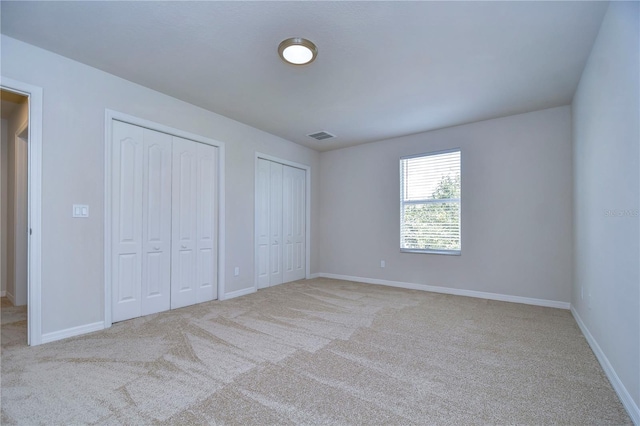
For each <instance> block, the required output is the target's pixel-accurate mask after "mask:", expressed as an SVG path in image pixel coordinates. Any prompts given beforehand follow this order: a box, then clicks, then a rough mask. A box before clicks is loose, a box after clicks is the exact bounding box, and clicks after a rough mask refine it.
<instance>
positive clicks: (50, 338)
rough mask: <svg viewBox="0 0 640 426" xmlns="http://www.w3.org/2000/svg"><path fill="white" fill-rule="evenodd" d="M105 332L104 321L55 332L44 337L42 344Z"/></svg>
mask: <svg viewBox="0 0 640 426" xmlns="http://www.w3.org/2000/svg"><path fill="white" fill-rule="evenodd" d="M99 330H104V321H100V322H94V323H92V324H85V325H79V326H77V327H71V328H67V329H65V330H60V331H54V332H51V333H47V334H43V335H42V343H49V342H55V341H56V340H62V339H67V338H69V337H75V336H79V335H81V334H87V333H93V332H94V331H99Z"/></svg>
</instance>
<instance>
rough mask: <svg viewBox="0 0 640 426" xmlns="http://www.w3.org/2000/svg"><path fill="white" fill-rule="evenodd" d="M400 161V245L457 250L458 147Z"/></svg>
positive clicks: (459, 185) (458, 242)
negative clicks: (452, 150) (445, 151)
mask: <svg viewBox="0 0 640 426" xmlns="http://www.w3.org/2000/svg"><path fill="white" fill-rule="evenodd" d="M400 161H401V172H402V174H401V181H402V182H401V184H402V188H401V191H402V199H401V248H402V249H404V250H421V251H445V252H446V251H451V252H459V251H460V249H461V244H460V197H461V182H460V151H454V152H447V153H441V154H432V155H425V156H421V157H412V158H409V159H402V160H400ZM429 188H430V189H431V194H430V196H429V195H428V191H429ZM409 194H417V195H415V196H413V197H411V196H410V195H409Z"/></svg>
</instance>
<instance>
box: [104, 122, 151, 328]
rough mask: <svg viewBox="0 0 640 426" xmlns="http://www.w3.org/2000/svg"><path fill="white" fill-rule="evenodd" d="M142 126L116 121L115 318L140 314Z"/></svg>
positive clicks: (127, 317)
mask: <svg viewBox="0 0 640 426" xmlns="http://www.w3.org/2000/svg"><path fill="white" fill-rule="evenodd" d="M142 157H143V130H142V128H140V127H137V126H132V125H130V124H125V123H122V122H119V121H114V122H113V156H112V177H111V178H112V182H111V184H112V188H113V190H112V200H111V203H112V209H113V210H112V212H113V213H112V224H111V225H112V231H111V232H112V233H111V241H112V245H111V247H112V253H111V256H112V257H111V265H112V267H111V276H112V292H111V294H112V300H111V302H112V305H111V306H112V318H113V322H117V321H123V320H126V319H129V318H135V317H139V316H140V313H141V300H140V295H141V281H142V176H143V172H142V167H143V160H142Z"/></svg>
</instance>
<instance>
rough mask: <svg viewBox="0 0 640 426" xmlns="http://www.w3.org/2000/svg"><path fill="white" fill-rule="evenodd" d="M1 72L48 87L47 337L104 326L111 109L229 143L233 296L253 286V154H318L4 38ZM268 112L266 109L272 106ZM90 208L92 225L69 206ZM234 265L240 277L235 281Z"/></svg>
mask: <svg viewBox="0 0 640 426" xmlns="http://www.w3.org/2000/svg"><path fill="white" fill-rule="evenodd" d="M1 42H2V75H3V76H5V77H8V78H13V79H15V80H19V81H22V82H25V83H28V84H32V85H35V86H39V87H42V88H43V98H44V105H43V109H44V117H43V120H44V121H43V142H42V144H43V154H42V155H43V160H42V162H43V179H42V194H43V196H42V198H43V199H42V218H43V219H42V331H43V333H45V334H46V333H51V332H55V331H59V330H65V329H67V328H70V327H75V326H81V325H86V324H91V323H95V322H100V321H102V320H103V318H104V312H103V311H104V302H103V291H104V288H103V274H104V264H103V263H104V262H103V251H104V250H103V232H104V226H103V221H104V217H103V216H104V215H103V196H104V190H103V188H104V182H103V181H104V178H103V176H104V170H103V169H104V114H105V108H109V109H113V110H116V111H120V112H123V113H126V114H130V115H133V116H137V117H140V118H143V119H147V120H151V121H155V122H158V123H162V124H165V125H167V126H171V127H174V128H178V129H181V130H185V131H188V132H191V133H195V134H199V135H202V136H205V137H209V138H212V139H216V140H219V141H222V142H224V143H225V144H226V164H225V166H226V265H225V266H226V275H227V276H226V280H225V281H226V292H227V293H230V292H233V291H236V290H242V289H245V288H249V287H252V286H253V285H254V278H253V266H254V261H253V253H254V249H253V222H254V219H253V214H254V213H253V212H254V209H253V203H254V188H253V187H254V164H255V151H260V152H264V153H267V154H270V155H273V156H277V157H281V158H284V159H286V160H290V161H295V162H298V163H302V164H306V165H310V166H311V170H312V173H311V185H312V188H311V192H312V194H317V193H318V192H319V191H318V185H319V178H318V176H319V154H318V153H317V152H315V151H313V150H310V149H307V148H304V147H302V146H299V145H296V144H294V143H291V142H289V141H286V140H284V139H281V138H278V137H276V136H273V135H270V134H268V133H265V132H262V131H259V130H256V129H254V128H252V127H249V126H246V125H243V124H241V123H238V122H236V121H233V120H230V119H228V118H226V117H222V116H220V115H217V114H214V113H211V112H209V111H206V110H204V109H201V108H198V107H195V106H193V105H190V104H187V103H185V102H182V101H179V100H177V99H174V98H171V97H169V96H166V95H164V94H161V93H158V92H156V91H153V90H150V89H147V88H145V87H142V86H139V85H136V84H133V83H131V82H128V81H126V80H123V79H120V78H118V77H115V76H113V75H110V74H107V73H104V72H102V71H99V70H97V69H94V68H91V67H88V66H85V65H82V64H80V63H78V62H75V61H72V60H70V59H67V58H64V57H61V56H59V55H56V54H53V53H51V52H48V51H45V50H42V49H39V48H36V47H34V46H31V45H28V44H25V43H22V42H20V41H17V40H15V39H12V38H10V37H6V36H2V39H1ZM265 107H267V106H266V105H265ZM74 203H80V204H88V205H89V206H90V213H91V216H90V217H89V218H88V219H82V220H80V219H73V218H72V217H71V206H72V204H74ZM317 205H318V200H317V197H315V198H313V199H312V201H311V209H312V211H311V229H312V236H311V238H312V246H311V271H312V272H314V271H316V270H317V250H316V249H315V245H314V243H313V241H314V239H317V232H318V231H317V229H318V226H316V223H317V218H318V215H317V214H316V206H317ZM235 266H239V267H240V276H239V277H233V269H234V267H235Z"/></svg>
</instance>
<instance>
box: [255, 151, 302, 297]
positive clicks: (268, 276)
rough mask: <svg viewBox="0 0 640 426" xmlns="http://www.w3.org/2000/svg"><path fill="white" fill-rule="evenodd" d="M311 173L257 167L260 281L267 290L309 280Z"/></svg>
mask: <svg viewBox="0 0 640 426" xmlns="http://www.w3.org/2000/svg"><path fill="white" fill-rule="evenodd" d="M306 270H307V170H305V169H303V168H300V167H295V166H292V165H288V164H283V163H280V162H278V161H275V160H272V159H266V158H260V157H259V158H258V159H257V164H256V275H257V276H256V281H257V287H258V288H266V287H270V286H274V285H278V284H282V283H286V282H290V281H296V280H300V279H303V278H305V277H306Z"/></svg>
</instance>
